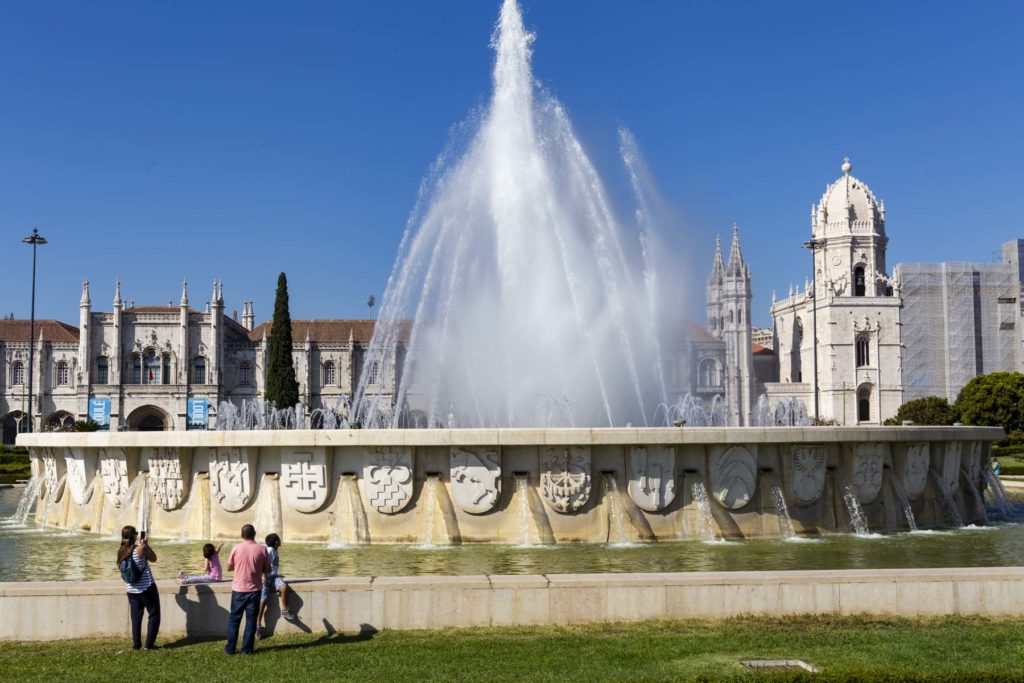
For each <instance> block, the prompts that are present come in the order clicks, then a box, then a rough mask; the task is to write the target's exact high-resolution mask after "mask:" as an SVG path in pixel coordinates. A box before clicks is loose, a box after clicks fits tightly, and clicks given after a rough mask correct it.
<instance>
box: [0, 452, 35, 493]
mask: <svg viewBox="0 0 1024 683" xmlns="http://www.w3.org/2000/svg"><path fill="white" fill-rule="evenodd" d="M31 476H32V470H31V468H30V466H29V462H28V451H24V450H13V451H12V450H8V449H7V448H0V484H13V483H14V482H15V481H17V480H18V479H28V478H29V477H31Z"/></svg>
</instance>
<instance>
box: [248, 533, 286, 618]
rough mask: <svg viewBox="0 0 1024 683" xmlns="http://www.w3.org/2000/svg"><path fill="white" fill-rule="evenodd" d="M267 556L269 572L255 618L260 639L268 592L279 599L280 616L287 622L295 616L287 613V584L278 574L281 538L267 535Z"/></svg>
mask: <svg viewBox="0 0 1024 683" xmlns="http://www.w3.org/2000/svg"><path fill="white" fill-rule="evenodd" d="M266 541H267V555H269V556H270V572H269V573H268V574H267V575H266V577H265V578H264V582H263V593H262V595H260V614H259V616H258V617H257V618H256V637H257V638H262V637H263V634H264V629H263V614H264V612H266V611H267V601H268V600H270V591H271V590H273V591H275V592H277V594H278V595H279V596H280V598H281V616H282V617H283V618H285V619H287V620H289V621H291V620H292V619H294V618H295V615H294V614H292V613H291V612H289V611H288V584H287V583H285V582H284V578H283V577H282V576H281V574H280V566H281V555H280V553H279V551H278V549H279V548H280V547H281V537H280V536H278V535H277V534H267V538H266Z"/></svg>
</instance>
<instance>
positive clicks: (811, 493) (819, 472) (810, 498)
mask: <svg viewBox="0 0 1024 683" xmlns="http://www.w3.org/2000/svg"><path fill="white" fill-rule="evenodd" d="M791 453H792V460H791V462H789V463H785V465H786V468H785V469H788V471H789V476H788V477H787V479H788V480H789V494H790V497H791V498H792V499H793V502H794V503H796V504H798V505H810V504H811V503H813V502H814V501H816V500H818V498H820V497H821V494H822V492H823V491H824V490H825V465H826V464H827V462H828V456H827V455H826V453H825V446H824V445H822V444H801V445H799V446H793V449H792V451H791Z"/></svg>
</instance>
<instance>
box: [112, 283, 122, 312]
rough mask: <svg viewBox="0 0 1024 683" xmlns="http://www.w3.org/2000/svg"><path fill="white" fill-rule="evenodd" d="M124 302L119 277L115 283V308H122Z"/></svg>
mask: <svg viewBox="0 0 1024 683" xmlns="http://www.w3.org/2000/svg"><path fill="white" fill-rule="evenodd" d="M123 305H124V302H123V301H121V279H120V278H118V279H117V282H116V283H115V284H114V308H121V307H122V306H123Z"/></svg>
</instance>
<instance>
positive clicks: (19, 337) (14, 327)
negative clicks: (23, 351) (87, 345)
mask: <svg viewBox="0 0 1024 683" xmlns="http://www.w3.org/2000/svg"><path fill="white" fill-rule="evenodd" d="M30 325H31V322H30V321H28V320H0V341H5V342H27V341H29V327H30ZM40 333H42V335H43V340H44V341H49V342H77V341H78V328H77V327H75V326H74V325H68V324H67V323H62V322H60V321H59V320H37V321H36V331H35V338H36V340H38V339H39V334H40Z"/></svg>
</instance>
